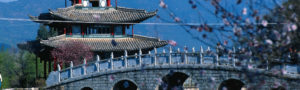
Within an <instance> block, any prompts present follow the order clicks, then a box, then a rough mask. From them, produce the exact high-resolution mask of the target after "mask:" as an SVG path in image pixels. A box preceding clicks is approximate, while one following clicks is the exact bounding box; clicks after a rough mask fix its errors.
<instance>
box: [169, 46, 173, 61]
mask: <svg viewBox="0 0 300 90" xmlns="http://www.w3.org/2000/svg"><path fill="white" fill-rule="evenodd" d="M172 53H173V51H172V46H170V51H169V64H170V65H171V64H172Z"/></svg>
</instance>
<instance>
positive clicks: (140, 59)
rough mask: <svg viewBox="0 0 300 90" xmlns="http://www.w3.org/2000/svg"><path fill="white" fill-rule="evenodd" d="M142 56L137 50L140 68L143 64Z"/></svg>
mask: <svg viewBox="0 0 300 90" xmlns="http://www.w3.org/2000/svg"><path fill="white" fill-rule="evenodd" d="M142 55H143V53H142V50H141V49H140V50H139V62H140V63H139V64H140V66H142V63H143V62H142Z"/></svg>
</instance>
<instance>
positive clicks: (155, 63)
mask: <svg viewBox="0 0 300 90" xmlns="http://www.w3.org/2000/svg"><path fill="white" fill-rule="evenodd" d="M154 65H155V66H156V65H157V50H156V48H154Z"/></svg>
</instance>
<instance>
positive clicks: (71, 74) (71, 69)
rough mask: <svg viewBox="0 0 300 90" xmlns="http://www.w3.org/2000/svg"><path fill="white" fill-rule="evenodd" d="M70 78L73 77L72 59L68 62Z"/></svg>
mask: <svg viewBox="0 0 300 90" xmlns="http://www.w3.org/2000/svg"><path fill="white" fill-rule="evenodd" d="M70 78H73V61H71V62H70Z"/></svg>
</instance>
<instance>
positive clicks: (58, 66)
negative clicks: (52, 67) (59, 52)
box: [57, 64, 61, 82]
mask: <svg viewBox="0 0 300 90" xmlns="http://www.w3.org/2000/svg"><path fill="white" fill-rule="evenodd" d="M57 69H58V70H57V71H58V82H60V78H61V77H60V73H61V68H60V65H59V64H57Z"/></svg>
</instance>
